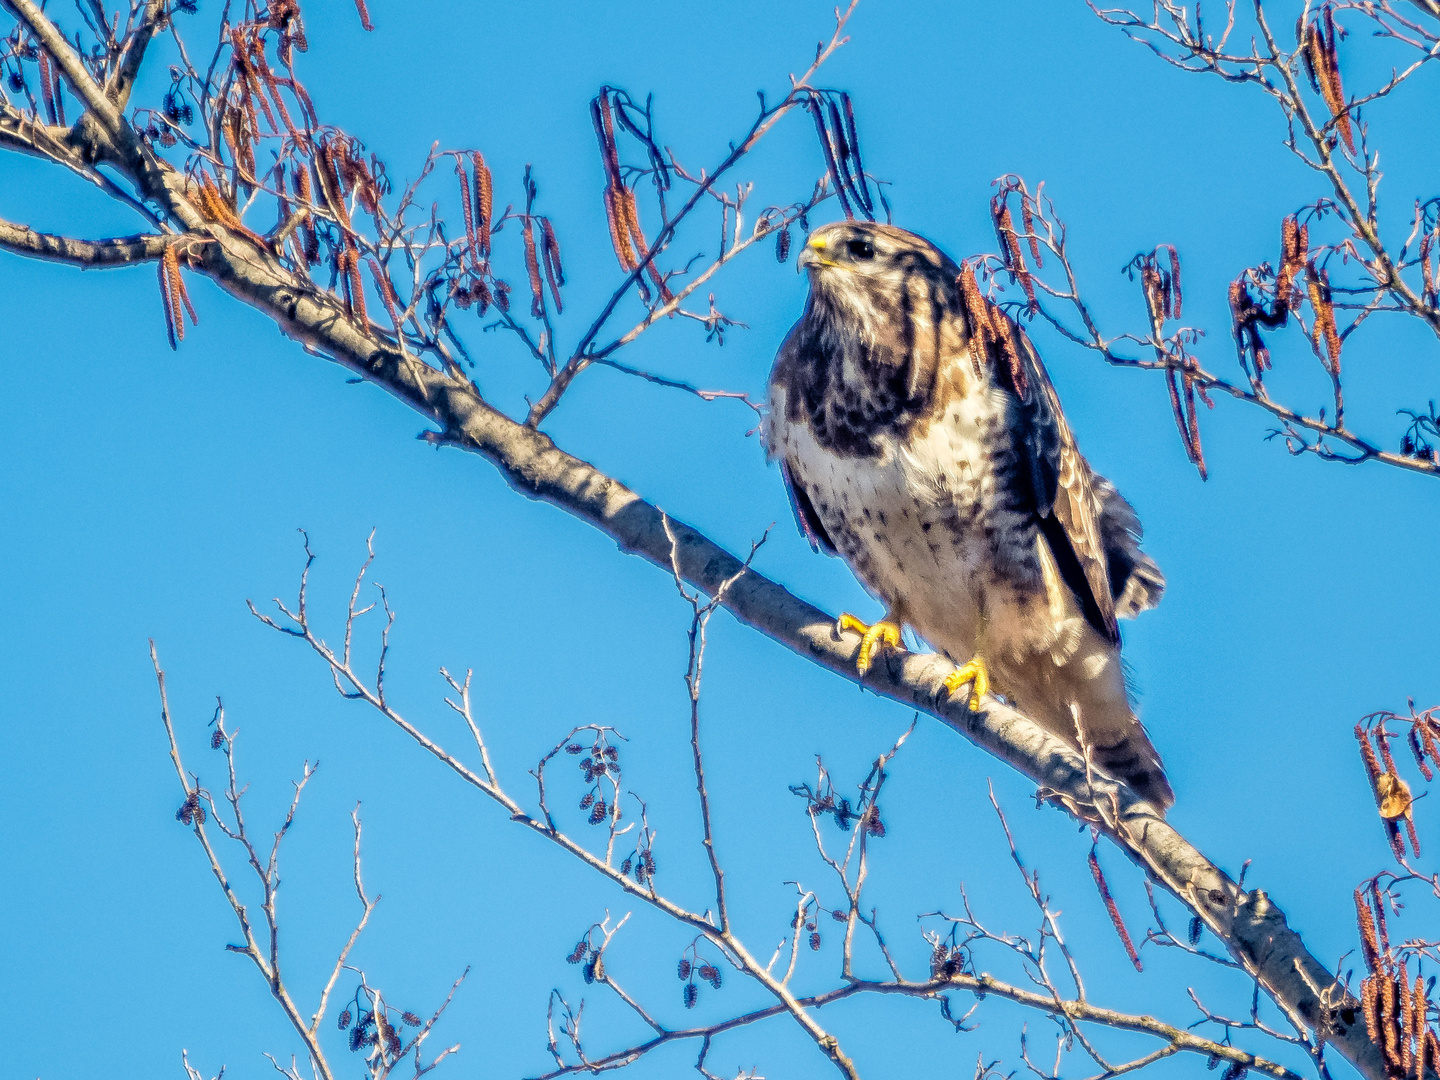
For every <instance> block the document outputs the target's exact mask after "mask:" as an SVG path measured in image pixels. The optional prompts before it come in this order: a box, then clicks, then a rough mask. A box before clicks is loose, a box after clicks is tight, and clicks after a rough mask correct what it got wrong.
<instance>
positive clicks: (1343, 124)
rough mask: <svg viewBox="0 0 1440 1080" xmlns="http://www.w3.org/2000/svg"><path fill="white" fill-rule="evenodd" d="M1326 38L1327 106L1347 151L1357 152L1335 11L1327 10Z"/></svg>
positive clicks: (1324, 49) (1325, 86) (1324, 83)
mask: <svg viewBox="0 0 1440 1080" xmlns="http://www.w3.org/2000/svg"><path fill="white" fill-rule="evenodd" d="M1324 17H1325V38H1324V41H1323V43H1322V45H1323V48H1322V50H1321V51H1322V53H1323V55H1324V60H1325V75H1324V81H1323V83H1322V88H1323V89H1324V90H1325V92H1326V93H1325V98H1326V104H1327V105H1329V106H1330V112H1331V114H1332V115H1333V116H1334V117H1335V119H1336V121H1337V124H1338V126H1339V128H1340V137H1341V138H1342V139H1344V140H1345V149H1347V150H1349V151H1350V153H1352V154H1353V153H1354V152H1355V139H1354V137H1353V136H1352V135H1351V130H1350V112H1349V110H1348V109H1347V108H1346V107H1345V87H1344V85H1343V84H1342V83H1341V81H1340V55H1339V53H1338V52H1337V45H1338V36H1337V35H1336V33H1335V11H1334V9H1333V8H1329V7H1327V8H1325V16H1324Z"/></svg>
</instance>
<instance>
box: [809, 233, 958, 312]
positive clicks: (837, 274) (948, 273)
mask: <svg viewBox="0 0 1440 1080" xmlns="http://www.w3.org/2000/svg"><path fill="white" fill-rule="evenodd" d="M796 263H797V269H804V270H808V271H809V272H810V285H811V288H812V289H815V290H817V291H823V292H827V293H832V294H840V295H841V296H843V295H844V294H847V293H857V292H859V293H873V292H876V291H882V292H890V291H894V290H898V289H899V288H901V287H903V286H905V285H907V284H908V283H910V282H912V281H913V279H914V278H915V277H916V276H917V275H918V276H920V277H922V278H926V279H929V280H930V281H931V282H933V283H934V284H935V285H936V286H938V287H939V289H940V290H942V292H944V291H948V290H950V289H952V288H953V287H954V282H955V278H956V276H957V275H958V274H959V272H960V271H959V268H958V267H957V266H956V265H955V263H954V262H953V261H951V259H950V258H949V257H947V256H946V255H945V253H944V252H942V251H941V250H940V249H939V248H937V247H936V246H935V245H934V244H932V243H930V241H928V240H926V239H925V238H924V237H923V236H917V235H915V234H914V233H912V232H906V231H905V230H904V229H897V228H895V227H894V226H893V225H882V224H880V223H878V222H872V221H837V222H835V223H834V224H831V225H822V226H821V227H820V228H818V229H816V230H815V231H814V232H812V233H811V234H810V236H809V237H808V238H807V239H806V241H805V246H804V248H802V249H801V251H800V255H799V257H798V258H797V259H796Z"/></svg>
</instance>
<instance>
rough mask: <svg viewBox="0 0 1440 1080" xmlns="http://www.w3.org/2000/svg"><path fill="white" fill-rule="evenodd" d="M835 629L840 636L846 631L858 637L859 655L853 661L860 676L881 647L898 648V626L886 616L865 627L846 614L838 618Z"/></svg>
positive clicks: (872, 661)
mask: <svg viewBox="0 0 1440 1080" xmlns="http://www.w3.org/2000/svg"><path fill="white" fill-rule="evenodd" d="M836 628H837V629H838V630H839V631H840V632H841V633H842V634H843V633H844V632H845V631H846V630H854V631H855V632H856V633H857V634H859V635H860V655H859V656H858V657H856V659H855V670H856V671H858V672H859V673H860V674H861V675H864V674H865V673H866V672H867V671H869V670H870V665H871V664H873V663H874V662H875V654H876V653H878V652H879V651H880V647H881V646H882V645H888V646H889V647H890V648H892V649H898V648H900V624H899V622H897V621H895V620H894V619H893V618H892V617H891V616H890V615H888V614H887V615H886V616H885V617H884V618H883V619H881V620H880V621H879V622H877V623H871V624H870V625H868V626H867V625H866V624H865V623H863V622H861V621H860V620H859V619H857V618H856V617H855V616H854V615H851V614H849V613H846V614H844V615H841V616H840V621H839V622H838V623H837V624H836Z"/></svg>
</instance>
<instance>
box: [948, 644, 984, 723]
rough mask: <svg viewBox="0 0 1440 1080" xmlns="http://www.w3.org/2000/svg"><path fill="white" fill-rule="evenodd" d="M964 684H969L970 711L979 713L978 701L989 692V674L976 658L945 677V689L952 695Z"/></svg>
mask: <svg viewBox="0 0 1440 1080" xmlns="http://www.w3.org/2000/svg"><path fill="white" fill-rule="evenodd" d="M966 683H969V684H970V711H971V712H979V711H980V699H981V698H982V697H984V696H985V695H986V694H988V693H989V692H990V673H989V672H988V671H986V670H985V661H984V660H982V659H980V657H978V656H977V657H975V659H973V660H971V661H970V662H969V663H968V664H964V665H963V666H961V667H958V668H956V669H955V670H954V671H952V672H951V673H950V674H949V675H946V676H945V689H946V690H947V691H949V693H950V694H952V695H953V694H954V693H955V691H956V690H959V689H960V687H962V686H964V685H965V684H966Z"/></svg>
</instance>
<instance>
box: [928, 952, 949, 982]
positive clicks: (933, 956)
mask: <svg viewBox="0 0 1440 1080" xmlns="http://www.w3.org/2000/svg"><path fill="white" fill-rule="evenodd" d="M949 958H950V950H949V949H947V948H946V947H945V946H944V945H936V946H935V949H934V951H933V952H931V953H930V976H931V978H934V977H936V976H938V975H939V974H940V973H941V972H942V971H944V970H945V961H946V960H948V959H949Z"/></svg>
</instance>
